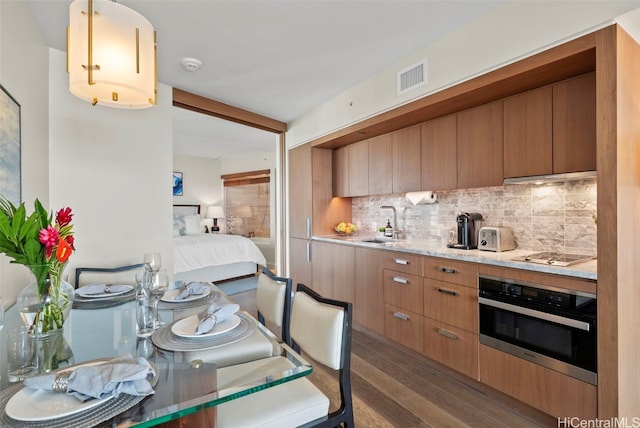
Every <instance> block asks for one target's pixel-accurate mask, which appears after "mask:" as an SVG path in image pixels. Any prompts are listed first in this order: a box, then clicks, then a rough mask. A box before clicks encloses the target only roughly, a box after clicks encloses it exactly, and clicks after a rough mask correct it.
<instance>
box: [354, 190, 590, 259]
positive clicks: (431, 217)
mask: <svg viewBox="0 0 640 428" xmlns="http://www.w3.org/2000/svg"><path fill="white" fill-rule="evenodd" d="M437 195H438V200H437V202H436V203H434V204H426V205H415V206H414V205H413V204H412V203H411V202H410V201H408V200H407V199H406V198H405V195H404V194H392V195H380V196H368V197H361V198H352V221H353V222H354V223H356V224H358V225H359V226H360V228H361V233H363V234H364V233H366V234H371V233H374V232H375V231H374V230H373V229H372V228H373V227H374V226H376V227H380V226H384V225H385V224H386V222H387V219H390V220H391V223H393V212H392V211H391V210H389V209H380V206H382V205H392V206H394V207H395V208H396V211H397V217H398V227H399V228H400V229H401V230H402V231H404V232H405V234H406V236H407V238H408V239H422V240H427V241H432V242H433V243H440V244H442V245H444V243H445V239H446V238H445V237H446V236H447V234H448V229H450V228H452V227H455V226H456V216H457V215H458V213H460V212H479V213H481V214H482V216H483V218H484V220H483V222H482V223H481V225H480V226H510V227H512V228H513V231H514V235H515V238H516V241H517V242H518V248H519V249H523V250H531V251H560V252H564V253H572V254H586V255H593V256H595V255H596V249H597V242H596V231H597V229H596V222H595V220H594V216H595V215H596V195H597V185H596V179H595V178H593V179H587V180H580V181H567V182H561V183H550V184H544V185H534V184H512V185H505V186H499V187H485V188H479V189H465V190H451V191H442V192H437Z"/></svg>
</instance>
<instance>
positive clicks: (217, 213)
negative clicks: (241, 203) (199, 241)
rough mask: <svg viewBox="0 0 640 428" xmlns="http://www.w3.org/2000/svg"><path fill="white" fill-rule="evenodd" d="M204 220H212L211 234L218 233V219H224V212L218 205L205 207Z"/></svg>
mask: <svg viewBox="0 0 640 428" xmlns="http://www.w3.org/2000/svg"><path fill="white" fill-rule="evenodd" d="M205 217H206V218H212V219H213V226H211V232H212V233H218V232H220V227H219V226H218V219H219V218H224V210H223V209H222V207H221V206H220V205H210V206H209V207H207V213H206V214H205Z"/></svg>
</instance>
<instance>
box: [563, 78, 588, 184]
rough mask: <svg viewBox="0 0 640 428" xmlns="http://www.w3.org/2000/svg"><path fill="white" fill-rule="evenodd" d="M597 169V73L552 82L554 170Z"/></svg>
mask: <svg viewBox="0 0 640 428" xmlns="http://www.w3.org/2000/svg"><path fill="white" fill-rule="evenodd" d="M595 169H596V78H595V73H589V74H585V75H583V76H579V77H576V78H574V79H569V80H564V81H562V82H559V83H556V84H555V85H553V172H554V173H565V172H580V171H594V170H595Z"/></svg>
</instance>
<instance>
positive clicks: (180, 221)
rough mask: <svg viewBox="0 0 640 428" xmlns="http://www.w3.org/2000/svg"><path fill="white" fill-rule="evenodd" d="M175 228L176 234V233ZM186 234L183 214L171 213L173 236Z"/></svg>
mask: <svg viewBox="0 0 640 428" xmlns="http://www.w3.org/2000/svg"><path fill="white" fill-rule="evenodd" d="M176 230H177V232H178V234H177V235H176ZM186 234H187V229H186V225H185V222H184V216H183V215H181V214H174V215H173V236H179V235H180V236H182V235H186Z"/></svg>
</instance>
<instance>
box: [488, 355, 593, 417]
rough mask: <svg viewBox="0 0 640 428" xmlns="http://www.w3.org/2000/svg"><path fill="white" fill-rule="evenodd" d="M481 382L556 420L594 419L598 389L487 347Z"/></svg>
mask: <svg viewBox="0 0 640 428" xmlns="http://www.w3.org/2000/svg"><path fill="white" fill-rule="evenodd" d="M479 360H480V381H481V382H482V383H485V384H487V385H489V386H491V387H493V388H495V389H497V390H498V391H502V392H504V393H505V394H508V395H510V396H512V397H514V398H516V399H518V400H520V401H522V402H525V403H527V404H529V405H530V406H533V407H535V408H537V409H540V410H541V411H543V412H545V413H548V414H550V415H552V416H555V417H560V418H562V417H578V418H580V419H582V420H594V419H595V418H596V416H597V409H598V406H597V396H598V391H597V387H595V386H593V385H591V384H588V383H585V382H582V381H580V380H577V379H574V378H572V377H570V376H567V375H564V374H562V373H559V372H556V371H554V370H550V369H548V368H546V367H542V366H539V365H537V364H534V363H531V362H529V361H526V360H523V359H521V358H517V357H514V356H512V355H510V354H507V353H504V352H501V351H498V350H496V349H493V348H490V347H488V346H485V345H480V347H479Z"/></svg>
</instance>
